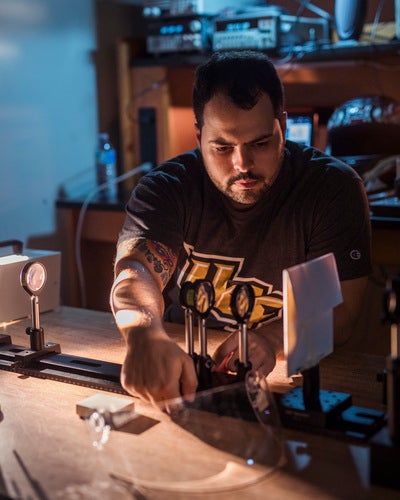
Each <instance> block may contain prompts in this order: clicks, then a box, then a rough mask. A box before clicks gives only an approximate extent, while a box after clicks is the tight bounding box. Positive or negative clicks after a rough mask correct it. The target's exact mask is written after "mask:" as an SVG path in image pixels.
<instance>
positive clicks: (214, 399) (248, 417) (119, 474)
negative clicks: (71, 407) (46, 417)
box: [58, 373, 285, 499]
mask: <svg viewBox="0 0 400 500" xmlns="http://www.w3.org/2000/svg"><path fill="white" fill-rule="evenodd" d="M168 407H169V408H170V409H171V413H170V415H164V414H163V417H162V419H161V420H160V422H159V424H161V425H158V423H157V424H156V425H153V426H151V427H149V429H148V430H147V431H145V432H144V433H142V434H140V435H139V434H138V435H134V436H131V435H127V434H125V437H124V439H122V440H121V434H123V433H122V432H118V431H116V430H114V429H113V428H112V424H111V430H110V424H109V423H108V424H107V419H106V418H105V419H104V420H103V421H102V417H103V415H102V414H101V412H100V413H98V414H95V415H92V417H91V422H89V421H88V422H87V424H88V428H89V432H88V437H89V438H88V440H89V441H91V442H92V447H91V448H92V453H96V454H97V458H98V461H99V464H100V466H99V467H98V468H97V470H98V471H100V470H102V472H101V481H100V480H98V481H95V480H94V481H93V482H92V483H91V484H85V485H80V486H79V485H76V486H70V487H68V488H67V489H64V490H63V491H62V492H59V494H58V498H66V499H72V498H74V499H80V498H91V496H90V495H95V493H96V492H97V493H98V494H99V495H100V496H103V497H105V496H107V495H108V496H109V497H110V498H113V497H114V494H115V497H116V498H125V496H124V495H125V493H126V494H128V495H131V496H130V498H132V497H133V498H164V494H165V495H166V496H165V498H167V497H168V498H173V497H174V495H183V496H184V495H186V494H212V493H217V492H231V491H234V490H237V489H239V488H243V487H246V486H250V485H252V484H254V483H256V482H259V481H261V480H264V479H265V478H267V477H268V476H269V475H271V474H272V473H273V472H274V471H275V470H276V469H277V468H278V467H279V466H281V465H283V463H284V462H285V458H284V452H283V449H284V447H283V442H282V438H281V427H280V422H279V417H278V412H277V409H276V406H275V402H274V400H273V396H272V394H271V393H270V391H269V389H268V386H267V383H266V382H265V379H259V378H258V377H257V375H256V374H254V373H250V374H248V375H247V378H246V381H245V382H240V383H232V384H228V385H224V386H219V387H216V388H214V389H211V390H207V391H203V392H199V393H197V394H196V397H195V400H194V402H193V403H190V404H187V403H183V402H182V400H174V401H169V402H168ZM138 418H140V415H138V414H134V413H132V419H133V422H134V421H135V419H136V420H137V419H138ZM125 420H126V419H125ZM103 431H104V432H103ZM146 434H147V436H146ZM144 439H146V446H145V452H143V443H144V441H143V440H144ZM135 441H136V444H137V447H136V450H135ZM116 458H117V459H116ZM121 458H122V460H120V459H121ZM121 464H122V465H121ZM107 479H108V481H106V480H107ZM105 481H106V482H105ZM121 491H124V492H125V493H124V494H123V493H122V492H121ZM160 495H161V496H160ZM126 498H129V496H126ZM180 498H181V496H180Z"/></svg>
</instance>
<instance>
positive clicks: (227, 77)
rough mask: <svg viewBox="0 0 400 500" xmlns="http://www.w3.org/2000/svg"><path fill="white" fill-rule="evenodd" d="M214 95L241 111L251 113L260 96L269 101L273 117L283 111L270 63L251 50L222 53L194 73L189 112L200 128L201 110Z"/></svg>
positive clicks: (280, 90) (281, 95) (280, 89)
mask: <svg viewBox="0 0 400 500" xmlns="http://www.w3.org/2000/svg"><path fill="white" fill-rule="evenodd" d="M217 93H223V94H225V95H226V96H227V97H229V98H230V99H231V100H232V102H233V103H234V104H235V105H236V106H238V107H239V108H242V109H252V108H253V107H254V106H255V105H256V104H257V101H258V100H259V98H260V96H261V94H263V93H264V94H267V95H268V96H269V98H270V99H271V102H272V106H273V109H274V113H275V116H279V114H280V113H281V112H282V111H283V109H284V91H283V86H282V82H281V80H280V78H279V75H278V72H277V70H276V68H275V66H274V65H273V63H272V62H271V61H270V59H269V58H268V57H267V56H266V55H265V54H264V53H262V52H256V51H253V50H222V51H216V52H214V53H213V54H212V55H211V57H210V58H209V59H208V60H207V61H206V62H204V63H202V64H201V65H200V66H198V68H197V69H196V75H195V81H194V85H193V111H194V114H195V117H196V122H197V124H198V126H199V127H200V128H201V127H202V126H203V114H204V107H205V105H206V104H207V103H208V101H209V100H210V99H212V97H213V96H214V95H215V94H217Z"/></svg>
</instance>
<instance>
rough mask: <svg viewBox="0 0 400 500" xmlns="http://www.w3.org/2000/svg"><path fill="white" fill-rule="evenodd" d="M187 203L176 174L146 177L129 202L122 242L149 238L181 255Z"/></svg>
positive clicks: (121, 233)
mask: <svg viewBox="0 0 400 500" xmlns="http://www.w3.org/2000/svg"><path fill="white" fill-rule="evenodd" d="M183 200H184V193H183V191H182V186H181V183H180V182H179V179H178V178H177V177H176V176H174V175H173V174H166V173H164V172H152V173H151V174H148V175H146V176H144V177H142V178H141V179H140V181H139V183H138V185H137V186H136V188H135V189H134V191H133V193H132V195H131V197H130V199H129V201H128V203H127V206H126V217H125V222H124V225H123V227H122V230H121V232H120V234H119V240H118V243H121V242H122V241H126V240H130V239H134V238H147V239H151V240H153V241H158V242H160V243H163V244H164V245H166V246H167V247H169V248H170V249H171V250H172V251H173V252H174V253H177V252H178V250H179V248H180V246H181V245H182V241H183V234H182V228H183V226H184V221H183V218H184V210H183V207H182V201H183Z"/></svg>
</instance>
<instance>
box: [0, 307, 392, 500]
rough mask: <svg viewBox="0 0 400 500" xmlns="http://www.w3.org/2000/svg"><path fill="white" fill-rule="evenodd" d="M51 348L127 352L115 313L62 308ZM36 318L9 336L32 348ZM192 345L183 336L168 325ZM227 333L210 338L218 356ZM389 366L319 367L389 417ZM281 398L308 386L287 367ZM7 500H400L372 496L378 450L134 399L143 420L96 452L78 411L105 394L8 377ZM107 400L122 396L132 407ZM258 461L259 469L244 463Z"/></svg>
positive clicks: (274, 377)
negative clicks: (30, 332)
mask: <svg viewBox="0 0 400 500" xmlns="http://www.w3.org/2000/svg"><path fill="white" fill-rule="evenodd" d="M41 320H42V326H43V327H44V331H45V339H46V341H48V342H57V343H60V344H61V349H62V352H63V353H66V354H75V355H79V356H84V357H88V358H92V359H101V360H105V361H111V362H115V363H121V362H122V360H123V354H124V343H123V341H122V339H121V337H120V334H119V332H118V330H117V328H116V326H115V323H114V321H113V318H112V315H111V314H110V313H105V312H98V311H89V310H84V309H77V308H69V307H62V308H59V309H57V310H55V311H52V312H49V313H46V314H43V315H42V317H41ZM29 325H30V321H29V320H28V319H25V320H21V321H19V322H14V323H13V324H8V325H6V326H3V327H2V328H1V329H0V333H6V334H8V335H11V337H12V341H13V343H14V344H19V345H26V346H29V338H28V337H27V335H26V334H25V328H26V326H29ZM167 328H168V331H169V333H170V335H171V336H172V337H173V338H174V340H176V341H177V342H179V343H182V345H183V328H182V327H181V326H177V325H167ZM221 335H223V334H222V333H221V332H213V331H212V330H209V331H208V336H209V346H210V352H211V353H212V352H213V350H214V349H215V346H216V345H217V343H218V340H219V339H221ZM383 364H384V359H383V358H382V357H379V356H371V355H366V354H361V353H338V354H336V355H334V356H331V357H329V358H328V359H326V360H324V361H323V362H322V363H321V388H326V389H332V390H337V391H343V392H348V393H350V394H352V396H353V403H354V404H357V405H361V406H366V407H369V408H375V409H382V408H383V406H382V387H381V385H380V384H379V383H378V382H377V381H376V374H377V372H378V371H380V370H381V369H382V368H383ZM268 381H269V385H270V388H271V389H272V390H273V391H278V392H282V391H286V390H288V389H290V388H291V387H293V386H295V385H298V384H299V383H300V381H299V379H297V378H294V379H292V378H287V377H286V372H285V362H284V361H279V362H278V364H277V367H276V369H275V370H274V372H273V373H272V374H271V375H270V376H269V377H268ZM0 387H1V390H0V498H3V497H4V498H7V497H9V498H21V499H28V498H29V499H53V498H56V499H57V498H60V499H69V498H70V499H73V498H74V499H78V498H79V499H81V498H82V499H89V498H104V499H109V498H110V499H114V498H116V499H124V498H130V499H131V498H148V499H170V498H171V499H188V498H194V499H195V498H212V499H214V498H215V499H232V498H233V499H236V498H240V499H258V498H260V499H265V498H273V499H275V498H276V499H278V498H279V499H282V498H285V499H286V498H287V499H304V498H318V499H333V498H341V499H342V498H352V499H357V498H377V499H378V498H379V499H381V498H398V497H399V492H398V491H395V490H390V489H387V488H381V487H377V486H375V485H373V486H371V485H370V480H369V447H368V446H366V445H365V444H357V443H356V444H355V443H350V442H345V441H342V440H336V439H333V438H330V437H326V436H321V435H314V434H306V433H303V432H299V431H289V430H286V429H281V430H279V429H277V428H274V430H273V431H272V430H271V428H268V427H264V426H262V425H260V424H258V423H252V422H246V421H243V420H240V419H232V418H230V417H219V416H217V415H214V414H211V413H207V412H198V411H195V410H193V411H190V412H189V413H187V414H185V415H183V416H181V417H180V419H178V420H176V419H173V418H171V417H170V416H168V415H166V414H163V413H161V412H159V411H157V410H155V409H154V408H152V407H150V406H149V405H146V404H144V403H143V402H142V401H140V400H137V399H135V400H134V402H135V415H134V418H133V420H132V421H131V422H130V423H129V425H127V426H125V427H123V428H122V429H123V430H118V431H117V430H112V431H111V433H110V436H109V440H108V442H106V443H105V445H104V448H103V449H102V450H97V449H95V448H94V447H93V445H92V438H91V436H92V435H91V432H90V430H89V428H88V425H87V422H85V421H84V420H83V419H80V418H79V417H78V416H77V414H76V404H77V403H78V402H79V401H81V400H83V399H85V398H87V397H89V396H91V395H94V394H96V393H98V392H99V391H97V390H95V389H91V388H88V387H83V386H79V385H72V384H68V383H62V382H56V381H53V380H42V379H38V378H34V377H26V376H24V375H20V374H17V373H13V372H9V371H4V370H0ZM103 394H106V395H107V394H109V395H110V396H113V397H118V398H123V399H126V401H127V402H130V401H132V399H133V398H130V397H129V396H125V395H119V394H118V395H115V394H110V393H106V392H103ZM249 457H250V458H251V457H253V458H254V460H255V463H254V464H253V465H251V464H248V463H247V462H246V459H247V458H249Z"/></svg>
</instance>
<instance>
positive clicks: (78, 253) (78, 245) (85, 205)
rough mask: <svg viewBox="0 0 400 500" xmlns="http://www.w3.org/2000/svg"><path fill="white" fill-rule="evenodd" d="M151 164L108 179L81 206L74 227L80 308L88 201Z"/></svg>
mask: <svg viewBox="0 0 400 500" xmlns="http://www.w3.org/2000/svg"><path fill="white" fill-rule="evenodd" d="M151 168H152V164H151V163H150V162H145V163H142V164H141V165H139V166H138V167H135V168H134V169H132V170H130V171H129V172H125V173H124V174H121V175H119V176H118V177H115V179H110V180H108V181H107V182H104V183H103V184H100V185H98V186H96V188H95V189H93V191H91V192H90V193H89V194H88V196H87V197H86V198H85V201H84V202H83V204H82V207H81V209H80V211H79V217H78V223H77V225H76V232H75V260H76V268H77V272H78V282H79V290H80V294H81V307H83V308H85V307H86V286H85V276H84V272H83V266H82V254H81V238H82V228H83V221H84V218H85V214H86V211H87V208H88V206H89V204H90V201H91V200H92V198H93V196H95V195H96V194H97V193H99V192H100V191H101V190H102V189H104V188H105V187H107V186H109V185H113V184H118V183H120V182H122V181H124V180H126V179H129V177H132V176H133V175H136V174H138V173H140V172H144V173H147V172H149V171H150V170H151Z"/></svg>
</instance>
